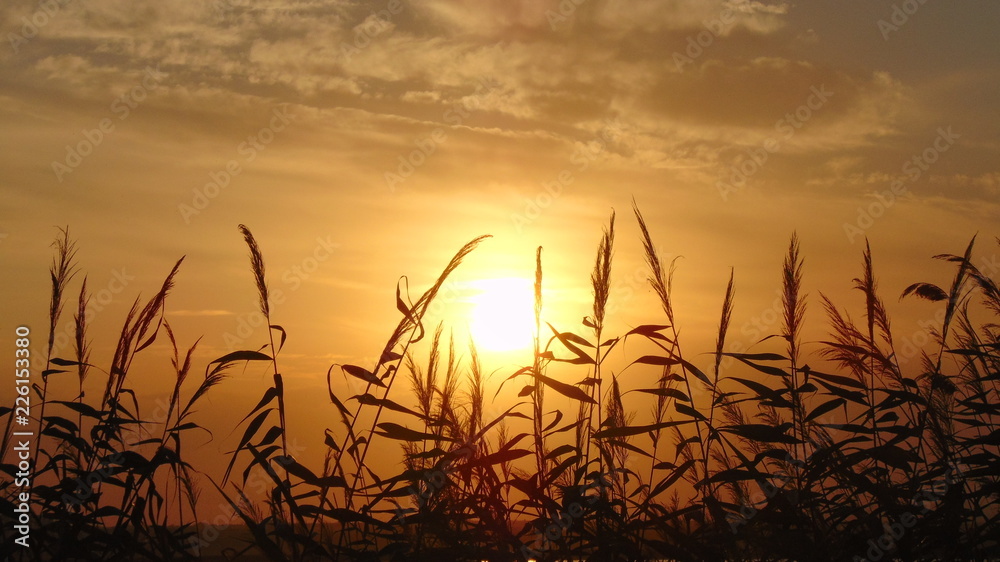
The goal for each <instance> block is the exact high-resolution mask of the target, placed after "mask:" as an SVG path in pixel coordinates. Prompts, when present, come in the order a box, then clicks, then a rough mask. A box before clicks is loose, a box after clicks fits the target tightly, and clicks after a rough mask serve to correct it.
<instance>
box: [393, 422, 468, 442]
mask: <svg viewBox="0 0 1000 562" xmlns="http://www.w3.org/2000/svg"><path fill="white" fill-rule="evenodd" d="M378 428H379V429H381V430H382V433H379V434H378V435H382V436H383V437H388V438H389V439H395V440H397V441H414V442H415V441H424V440H425V439H432V440H435V441H454V439H451V438H448V437H445V436H443V435H434V434H433V433H424V432H422V431H415V430H413V429H410V428H408V427H403V426H401V425H399V424H398V423H392V422H382V423H380V424H378Z"/></svg>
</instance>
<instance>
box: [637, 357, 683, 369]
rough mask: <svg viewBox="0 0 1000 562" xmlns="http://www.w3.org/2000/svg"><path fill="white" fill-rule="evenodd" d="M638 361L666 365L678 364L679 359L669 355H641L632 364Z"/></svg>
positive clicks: (644, 363)
mask: <svg viewBox="0 0 1000 562" xmlns="http://www.w3.org/2000/svg"><path fill="white" fill-rule="evenodd" d="M635 363H640V364H642V365H657V366H663V367H666V366H668V365H678V364H680V361H678V360H676V359H673V358H671V357H664V356H662V355H643V356H642V357H640V358H638V359H636V360H635V361H633V362H632V364H635Z"/></svg>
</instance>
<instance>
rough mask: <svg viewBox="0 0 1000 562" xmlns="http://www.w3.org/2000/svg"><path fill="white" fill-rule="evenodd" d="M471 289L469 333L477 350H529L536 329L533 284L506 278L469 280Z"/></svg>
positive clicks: (520, 279) (526, 280)
mask: <svg viewBox="0 0 1000 562" xmlns="http://www.w3.org/2000/svg"><path fill="white" fill-rule="evenodd" d="M469 288H470V289H472V295H471V296H470V299H469V300H470V302H471V304H472V310H471V311H470V312H469V332H470V333H471V335H472V340H473V341H474V342H475V344H476V347H477V348H478V349H482V350H485V351H493V352H505V351H516V350H522V349H524V350H527V349H530V348H531V346H532V344H533V341H534V340H533V334H534V331H535V292H534V284H533V283H532V281H530V280H528V279H523V278H518V277H503V278H496V279H481V280H478V281H471V282H469Z"/></svg>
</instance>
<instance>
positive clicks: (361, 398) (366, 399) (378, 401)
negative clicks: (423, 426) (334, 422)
mask: <svg viewBox="0 0 1000 562" xmlns="http://www.w3.org/2000/svg"><path fill="white" fill-rule="evenodd" d="M350 399H351V400H357V401H358V402H360V403H362V404H365V405H369V406H381V407H383V408H386V409H389V410H393V411H395V412H400V413H403V414H410V415H411V416H415V417H417V418H420V419H424V416H423V415H422V414H419V413H417V412H414V411H413V410H411V409H409V408H407V407H406V406H403V405H402V404H398V403H396V402H394V401H392V400H390V399H388V398H377V397H375V396H372V395H371V394H358V395H357V396H352V397H351V398H350Z"/></svg>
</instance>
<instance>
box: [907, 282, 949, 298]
mask: <svg viewBox="0 0 1000 562" xmlns="http://www.w3.org/2000/svg"><path fill="white" fill-rule="evenodd" d="M910 294H914V295H916V296H918V297H920V298H923V299H927V300H929V301H935V302H936V301H944V300H948V293H945V292H944V291H943V290H942V289H941V287H938V286H937V285H934V284H932V283H914V284H912V285H910V286H909V287H907V288H906V289H904V290H903V294H902V295H900V296H899V298H900V299H902V298H903V297H905V296H907V295H910Z"/></svg>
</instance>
